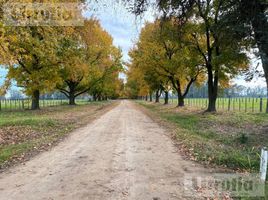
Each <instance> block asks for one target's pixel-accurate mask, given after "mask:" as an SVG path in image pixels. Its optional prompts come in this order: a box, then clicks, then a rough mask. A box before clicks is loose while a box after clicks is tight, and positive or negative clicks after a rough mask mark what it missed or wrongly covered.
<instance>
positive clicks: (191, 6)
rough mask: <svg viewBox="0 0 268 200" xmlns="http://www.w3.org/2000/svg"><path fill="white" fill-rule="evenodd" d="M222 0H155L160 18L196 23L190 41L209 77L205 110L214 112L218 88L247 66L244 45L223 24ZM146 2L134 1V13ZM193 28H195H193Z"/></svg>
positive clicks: (141, 8) (182, 23) (142, 7)
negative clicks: (200, 57)
mask: <svg viewBox="0 0 268 200" xmlns="http://www.w3.org/2000/svg"><path fill="white" fill-rule="evenodd" d="M225 2H226V1H224V0H177V1H173V0H163V1H157V6H158V8H159V9H160V10H161V14H162V17H163V18H164V19H165V18H166V17H175V18H176V19H177V20H178V21H179V23H178V26H180V27H182V26H185V25H187V24H188V23H189V22H190V23H195V24H196V26H195V29H196V30H195V32H194V33H193V34H192V40H193V44H194V45H195V48H196V49H197V50H198V51H199V54H200V55H201V56H202V58H203V63H204V64H205V68H206V71H207V78H208V97H209V105H208V109H207V111H208V112H214V111H216V100H217V96H218V87H219V84H220V82H221V81H226V80H228V77H229V78H230V77H231V76H232V75H235V74H237V73H238V72H239V70H241V69H244V70H245V69H246V68H247V64H248V61H247V56H246V53H245V48H246V45H245V44H244V43H243V41H241V40H240V39H237V38H232V35H230V34H228V31H227V30H228V29H227V27H225V26H222V19H223V15H224V14H225V7H224V5H225ZM146 4H148V1H146V0H145V1H144V0H136V1H135V4H134V12H135V13H137V14H139V13H140V11H144V6H145V5H146ZM193 28H194V27H193Z"/></svg>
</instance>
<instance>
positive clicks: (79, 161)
mask: <svg viewBox="0 0 268 200" xmlns="http://www.w3.org/2000/svg"><path fill="white" fill-rule="evenodd" d="M203 170H204V169H202V168H201V169H200V168H198V167H196V166H195V164H194V163H192V162H188V161H184V160H183V159H182V158H181V157H180V155H179V154H178V152H177V149H176V147H175V146H174V145H173V144H172V141H171V139H170V138H169V137H168V136H167V133H166V132H165V130H164V129H162V128H161V127H160V126H159V125H158V124H156V123H155V122H153V121H152V120H151V119H150V118H149V117H147V116H146V115H145V114H143V113H142V112H141V111H140V110H138V109H137V108H136V106H135V105H134V103H132V102H130V101H121V102H120V104H119V105H118V106H117V107H115V108H114V109H113V110H111V111H109V112H107V113H106V114H104V115H103V116H102V117H100V118H99V119H97V120H95V121H94V122H92V123H90V124H88V125H87V126H86V127H83V128H81V129H78V130H76V131H74V132H73V133H72V134H71V135H70V136H69V137H68V138H67V139H66V140H64V141H63V142H61V143H60V144H59V145H58V146H56V147H54V148H53V149H52V150H51V151H49V152H45V153H42V154H40V155H39V156H37V157H35V158H33V159H32V160H30V161H28V162H27V163H25V165H20V166H16V167H14V168H11V169H10V170H9V171H7V172H4V173H2V174H0V199H1V200H8V199H12V200H13V199H14V200H24V199H27V200H31V199H32V200H38V199H47V200H48V199H55V200H58V199H64V200H65V199H67V200H68V199H72V200H76V199H92V200H106V199H111V200H121V199H133V200H147V199H148V200H153V199H154V200H168V199H185V198H184V197H183V194H184V192H183V191H184V190H183V180H184V175H185V174H186V173H189V172H196V173H201V172H202V171H203ZM190 199H192V198H190Z"/></svg>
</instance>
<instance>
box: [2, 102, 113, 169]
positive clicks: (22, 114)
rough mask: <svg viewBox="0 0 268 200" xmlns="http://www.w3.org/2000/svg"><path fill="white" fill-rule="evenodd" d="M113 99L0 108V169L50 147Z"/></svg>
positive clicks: (98, 112) (92, 117)
mask: <svg viewBox="0 0 268 200" xmlns="http://www.w3.org/2000/svg"><path fill="white" fill-rule="evenodd" d="M112 104H114V103H112V102H109V101H104V102H92V103H89V104H87V105H77V106H67V105H66V106H65V105H64V106H57V107H47V108H43V109H42V110H39V111H30V110H28V111H2V112H0V169H1V168H2V169H3V168H5V167H8V166H9V165H11V164H12V163H17V162H23V161H25V160H27V159H28V158H29V157H30V156H31V155H33V154H35V153H38V152H40V151H45V150H47V149H48V148H49V147H50V146H52V145H53V144H54V143H56V142H58V141H59V140H60V139H62V138H63V137H64V136H65V135H66V134H67V133H70V131H71V130H73V129H74V128H77V127H79V126H82V125H84V124H86V123H88V121H89V120H91V119H94V117H96V116H97V115H99V114H101V113H102V112H105V110H107V109H108V108H109V106H111V105H112Z"/></svg>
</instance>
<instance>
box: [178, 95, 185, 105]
mask: <svg viewBox="0 0 268 200" xmlns="http://www.w3.org/2000/svg"><path fill="white" fill-rule="evenodd" d="M184 106H185V104H184V97H183V96H180V95H178V107H184Z"/></svg>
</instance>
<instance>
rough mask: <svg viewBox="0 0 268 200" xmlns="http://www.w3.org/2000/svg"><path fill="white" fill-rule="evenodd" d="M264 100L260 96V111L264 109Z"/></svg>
mask: <svg viewBox="0 0 268 200" xmlns="http://www.w3.org/2000/svg"><path fill="white" fill-rule="evenodd" d="M262 103H263V101H262V98H260V112H261V113H262V110H263V105H262Z"/></svg>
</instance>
